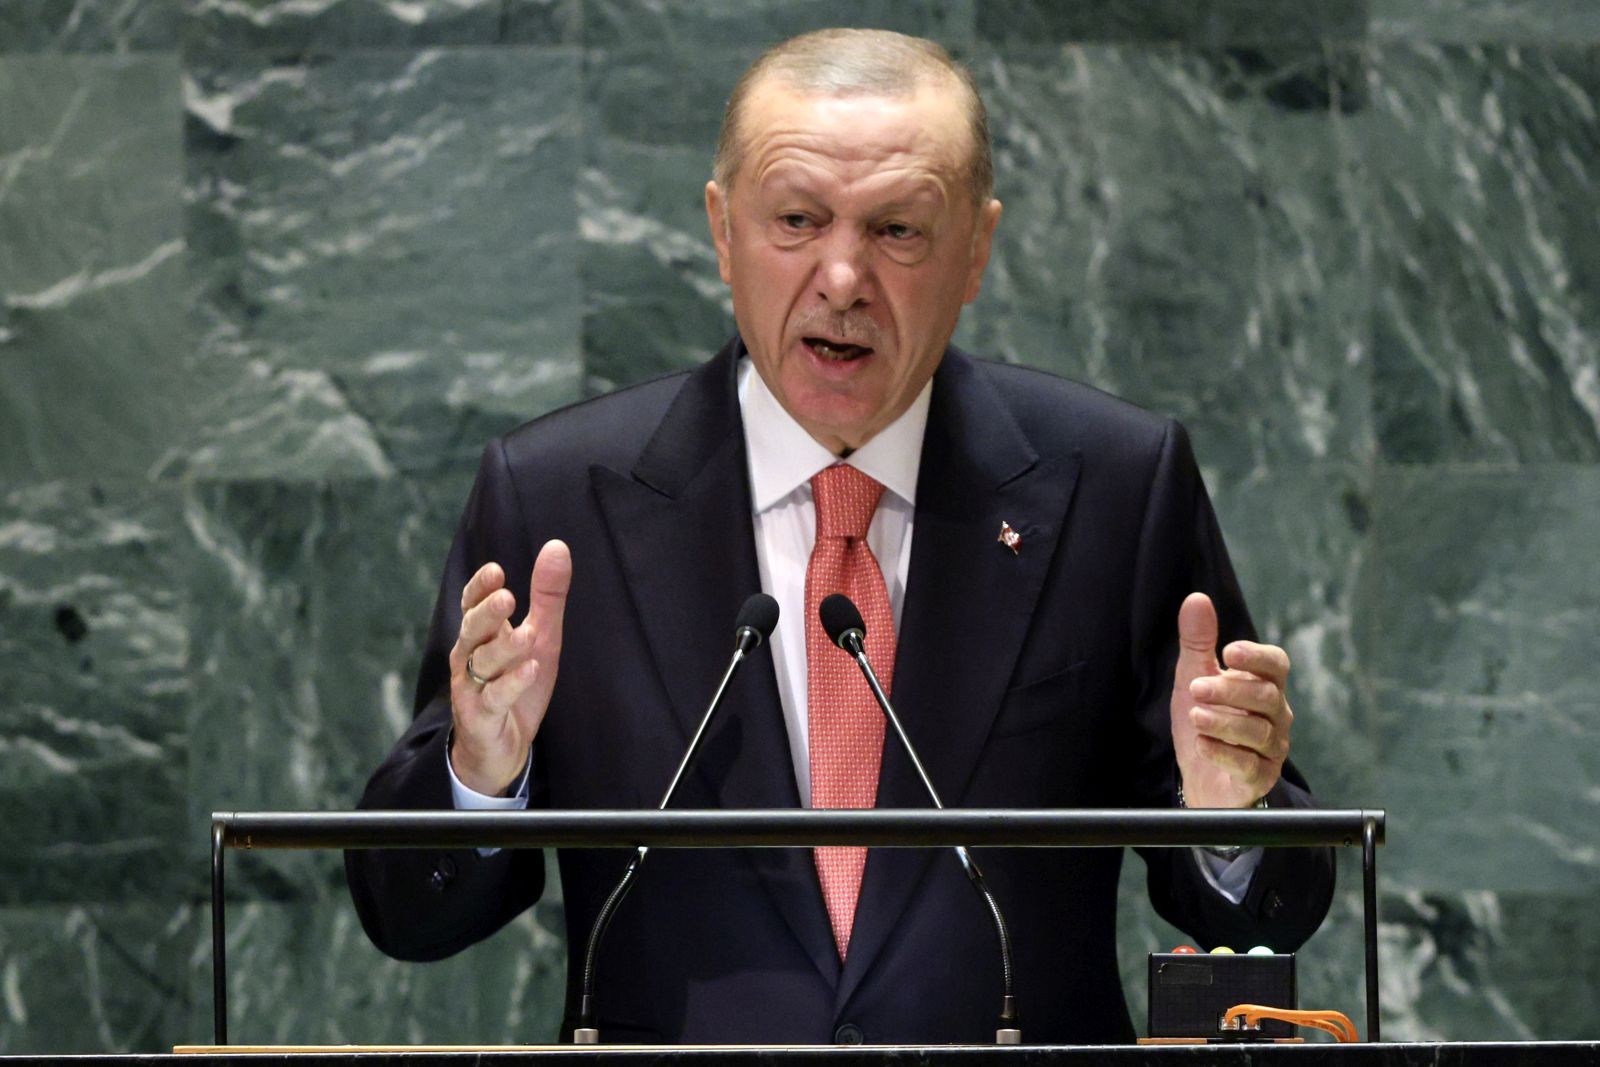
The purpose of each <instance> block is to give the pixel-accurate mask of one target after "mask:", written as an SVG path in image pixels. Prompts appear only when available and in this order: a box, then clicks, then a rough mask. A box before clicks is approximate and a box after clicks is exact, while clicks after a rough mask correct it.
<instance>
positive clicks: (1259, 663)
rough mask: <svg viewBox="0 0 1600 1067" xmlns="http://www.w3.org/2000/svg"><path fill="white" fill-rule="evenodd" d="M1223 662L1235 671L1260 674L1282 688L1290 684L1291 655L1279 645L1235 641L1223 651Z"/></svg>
mask: <svg viewBox="0 0 1600 1067" xmlns="http://www.w3.org/2000/svg"><path fill="white" fill-rule="evenodd" d="M1222 662H1224V663H1226V664H1227V665H1228V666H1229V667H1231V668H1233V669H1234V670H1240V671H1249V672H1250V673H1251V674H1259V675H1260V676H1261V677H1263V678H1267V679H1270V680H1272V681H1274V682H1277V683H1278V685H1279V686H1280V687H1281V686H1284V685H1287V684H1288V682H1289V653H1287V652H1285V651H1284V650H1283V649H1281V648H1279V647H1278V646H1277V645H1263V644H1258V643H1257V642H1255V641H1234V642H1232V643H1231V644H1229V645H1228V647H1227V648H1225V649H1223V650H1222Z"/></svg>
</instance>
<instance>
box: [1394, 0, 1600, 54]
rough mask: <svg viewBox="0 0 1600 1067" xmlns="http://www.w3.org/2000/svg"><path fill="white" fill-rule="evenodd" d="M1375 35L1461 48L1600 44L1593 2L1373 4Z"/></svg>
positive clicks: (1423, 0)
mask: <svg viewBox="0 0 1600 1067" xmlns="http://www.w3.org/2000/svg"><path fill="white" fill-rule="evenodd" d="M1371 3H1372V23H1371V30H1372V36H1373V37H1376V38H1397V39H1407V40H1425V41H1452V42H1456V43H1460V44H1474V43H1489V42H1495V41H1521V42H1529V43H1533V42H1548V43H1552V44H1573V43H1575V42H1579V41H1592V42H1600V7H1596V6H1595V5H1594V4H1593V3H1592V2H1591V0H1371Z"/></svg>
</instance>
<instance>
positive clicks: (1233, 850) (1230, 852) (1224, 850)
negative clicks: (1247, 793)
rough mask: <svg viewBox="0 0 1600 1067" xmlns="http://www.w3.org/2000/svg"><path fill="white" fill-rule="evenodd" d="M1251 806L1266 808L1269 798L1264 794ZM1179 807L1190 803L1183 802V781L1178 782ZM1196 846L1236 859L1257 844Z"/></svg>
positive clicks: (1222, 857)
mask: <svg viewBox="0 0 1600 1067" xmlns="http://www.w3.org/2000/svg"><path fill="white" fill-rule="evenodd" d="M1250 806H1251V807H1253V808H1263V809H1264V808H1266V806H1267V798H1266V797H1265V796H1263V797H1261V798H1260V799H1259V800H1257V801H1256V802H1255V803H1254V804H1252V805H1250ZM1178 807H1180V808H1185V809H1187V808H1188V807H1189V805H1187V804H1185V803H1184V802H1183V783H1182V782H1179V783H1178ZM1195 847H1196V848H1198V849H1199V850H1200V851H1201V852H1205V853H1208V854H1210V855H1212V856H1215V857H1217V859H1219V860H1236V859H1238V858H1239V857H1240V856H1241V855H1243V854H1244V853H1246V852H1249V851H1250V850H1251V849H1252V848H1255V847H1256V846H1254V845H1227V846H1225V847H1224V846H1219V845H1196V846H1195Z"/></svg>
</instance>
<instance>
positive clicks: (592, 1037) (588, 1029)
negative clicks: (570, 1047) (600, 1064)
mask: <svg viewBox="0 0 1600 1067" xmlns="http://www.w3.org/2000/svg"><path fill="white" fill-rule="evenodd" d="M572 1043H573V1044H574V1045H598V1044H599V1043H600V1031H599V1030H597V1029H595V1028H594V1027H592V1026H580V1027H578V1028H577V1029H576V1030H574V1031H572Z"/></svg>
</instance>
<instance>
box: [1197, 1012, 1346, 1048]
mask: <svg viewBox="0 0 1600 1067" xmlns="http://www.w3.org/2000/svg"><path fill="white" fill-rule="evenodd" d="M1238 1016H1243V1017H1244V1023H1245V1025H1247V1026H1249V1025H1255V1024H1257V1023H1259V1022H1260V1021H1261V1020H1262V1019H1273V1020H1276V1021H1278V1022H1285V1023H1292V1024H1293V1025H1295V1026H1310V1027H1314V1028H1316V1029H1318V1030H1322V1031H1325V1032H1326V1033H1330V1034H1332V1035H1333V1036H1334V1037H1335V1038H1337V1039H1338V1040H1339V1041H1342V1042H1352V1041H1360V1040H1361V1035H1360V1034H1358V1033H1357V1032H1356V1026H1355V1023H1352V1022H1351V1021H1350V1017H1349V1016H1347V1015H1345V1014H1344V1013H1343V1012H1339V1011H1295V1010H1292V1009H1289V1008H1269V1007H1267V1006H1266V1005H1264V1004H1235V1005H1234V1006H1233V1007H1231V1008H1229V1009H1228V1010H1227V1011H1225V1012H1223V1013H1222V1017H1223V1018H1224V1019H1233V1018H1236V1017H1238Z"/></svg>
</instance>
